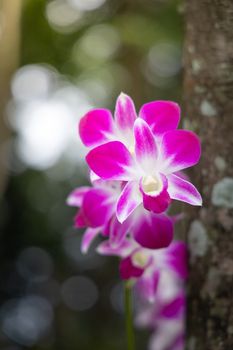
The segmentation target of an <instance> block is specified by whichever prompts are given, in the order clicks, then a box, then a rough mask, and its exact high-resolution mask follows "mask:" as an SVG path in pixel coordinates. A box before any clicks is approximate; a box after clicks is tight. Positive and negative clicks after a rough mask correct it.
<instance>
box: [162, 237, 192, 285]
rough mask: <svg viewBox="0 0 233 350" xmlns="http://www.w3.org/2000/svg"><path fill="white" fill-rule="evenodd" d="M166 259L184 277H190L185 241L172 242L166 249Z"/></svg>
mask: <svg viewBox="0 0 233 350" xmlns="http://www.w3.org/2000/svg"><path fill="white" fill-rule="evenodd" d="M166 261H167V263H168V264H169V265H170V268H172V270H174V271H175V272H176V273H177V274H178V275H179V276H180V277H181V278H182V279H186V278H187V277H188V251H187V245H186V244H185V243H184V242H181V241H176V242H172V244H170V246H169V247H168V248H167V250H166Z"/></svg>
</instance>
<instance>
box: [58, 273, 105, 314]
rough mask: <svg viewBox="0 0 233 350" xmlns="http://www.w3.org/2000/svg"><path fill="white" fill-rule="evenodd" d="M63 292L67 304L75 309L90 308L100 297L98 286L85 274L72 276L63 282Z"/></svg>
mask: <svg viewBox="0 0 233 350" xmlns="http://www.w3.org/2000/svg"><path fill="white" fill-rule="evenodd" d="M61 293H62V297H63V300H64V302H65V304H66V305H67V306H68V307H69V308H70V309H71V310H75V311H84V310H88V309H90V308H91V307H92V306H94V304H95V303H96V301H97V299H98V289H97V286H96V285H95V283H94V282H93V281H92V280H91V279H90V278H87V277H83V276H73V277H70V278H69V279H68V280H67V281H65V282H64V283H63V285H62V289H61Z"/></svg>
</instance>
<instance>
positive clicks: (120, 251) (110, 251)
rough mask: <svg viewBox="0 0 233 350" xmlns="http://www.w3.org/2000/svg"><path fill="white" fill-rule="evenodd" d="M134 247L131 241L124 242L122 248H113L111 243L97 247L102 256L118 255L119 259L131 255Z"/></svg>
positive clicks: (106, 242)
mask: <svg viewBox="0 0 233 350" xmlns="http://www.w3.org/2000/svg"><path fill="white" fill-rule="evenodd" d="M131 249H132V245H131V243H130V242H129V241H127V240H124V241H123V242H122V243H121V245H120V246H117V247H115V246H112V245H111V244H110V241H109V240H107V241H104V242H102V243H100V244H99V245H98V247H97V252H98V253H99V254H102V255H116V256H119V257H125V256H127V255H128V254H130V252H131Z"/></svg>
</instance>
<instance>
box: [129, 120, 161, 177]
mask: <svg viewBox="0 0 233 350" xmlns="http://www.w3.org/2000/svg"><path fill="white" fill-rule="evenodd" d="M134 136H135V153H136V158H137V162H138V163H139V164H140V166H141V167H142V168H143V169H144V170H145V171H146V172H149V173H150V172H151V171H153V170H154V168H155V161H156V159H157V154H158V151H157V146H156V143H155V139H154V136H153V134H152V131H151V130H150V127H149V125H148V124H147V123H146V122H145V121H144V120H143V119H140V118H138V119H137V120H136V121H135V123H134Z"/></svg>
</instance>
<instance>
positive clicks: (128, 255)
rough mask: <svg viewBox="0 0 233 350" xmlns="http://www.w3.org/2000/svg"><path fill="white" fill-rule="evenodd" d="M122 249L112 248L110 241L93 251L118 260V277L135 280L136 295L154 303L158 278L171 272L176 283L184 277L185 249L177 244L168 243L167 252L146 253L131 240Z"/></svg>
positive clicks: (148, 250) (152, 251)
mask: <svg viewBox="0 0 233 350" xmlns="http://www.w3.org/2000/svg"><path fill="white" fill-rule="evenodd" d="M122 243H124V244H123V245H122V246H121V245H119V246H118V247H114V246H112V245H111V241H108V240H107V241H104V242H103V243H101V244H100V245H99V246H98V248H97V251H98V252H99V253H100V254H104V255H117V256H120V257H121V262H120V275H121V278H122V279H125V280H127V279H135V280H136V284H137V288H139V289H140V294H141V295H143V296H144V299H147V300H149V301H151V302H153V301H154V298H155V295H156V289H157V286H158V283H159V279H160V275H161V273H163V271H167V270H171V271H172V273H173V274H174V275H175V276H176V279H180V280H184V279H186V277H187V248H186V245H185V243H183V242H181V241H175V242H172V243H171V244H170V245H169V246H168V247H167V248H163V249H155V250H151V249H146V248H144V247H142V246H141V245H139V244H138V243H137V242H135V241H134V240H133V239H127V240H125V241H124V242H122Z"/></svg>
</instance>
